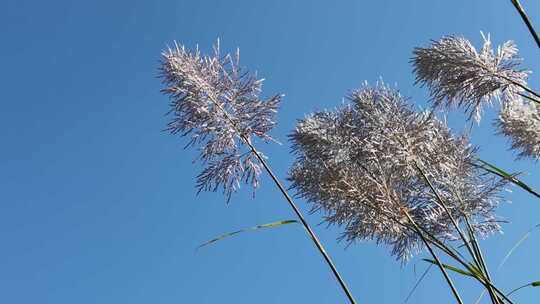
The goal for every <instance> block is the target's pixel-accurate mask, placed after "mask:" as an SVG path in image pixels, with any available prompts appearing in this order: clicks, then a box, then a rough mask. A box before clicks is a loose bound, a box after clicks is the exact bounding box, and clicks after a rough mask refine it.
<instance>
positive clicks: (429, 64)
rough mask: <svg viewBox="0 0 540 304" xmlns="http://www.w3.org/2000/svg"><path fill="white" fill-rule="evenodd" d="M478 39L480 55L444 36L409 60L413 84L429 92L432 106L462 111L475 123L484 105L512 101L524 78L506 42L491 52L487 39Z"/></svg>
mask: <svg viewBox="0 0 540 304" xmlns="http://www.w3.org/2000/svg"><path fill="white" fill-rule="evenodd" d="M482 37H483V38H484V45H483V47H482V49H481V50H480V52H477V51H476V49H475V48H474V46H473V45H472V43H471V42H470V41H469V40H467V39H465V38H462V37H456V36H446V37H442V38H441V39H439V40H438V41H432V44H431V46H430V47H428V48H420V47H417V48H415V49H414V51H413V54H414V56H413V58H412V60H411V61H412V63H413V66H414V72H415V73H416V82H417V83H420V84H422V85H426V86H427V87H428V88H429V90H430V94H431V97H432V102H433V104H434V106H436V107H439V106H445V107H446V108H448V109H451V108H456V107H461V108H464V109H465V111H466V113H468V115H469V119H471V118H473V117H474V118H475V120H476V121H477V122H479V121H480V118H481V110H482V105H483V104H484V103H491V101H492V100H493V99H498V100H501V101H502V102H503V103H504V101H505V100H512V99H514V98H515V95H516V94H518V93H520V92H522V91H523V89H522V88H521V87H520V85H522V86H526V84H527V75H528V72H527V71H523V70H519V69H518V65H519V64H520V63H521V58H520V57H519V56H518V54H517V53H518V49H517V47H516V45H515V44H514V42H512V41H507V42H505V43H504V44H502V45H501V46H499V47H498V48H497V52H494V51H493V49H492V47H491V41H490V38H489V35H488V36H487V37H486V36H484V35H483V34H482Z"/></svg>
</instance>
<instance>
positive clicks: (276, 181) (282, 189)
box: [210, 96, 356, 304]
mask: <svg viewBox="0 0 540 304" xmlns="http://www.w3.org/2000/svg"><path fill="white" fill-rule="evenodd" d="M210 100H212V102H213V103H214V105H215V106H216V107H217V108H218V109H219V110H220V111H221V112H222V113H223V115H224V116H225V118H226V119H227V120H228V121H229V122H230V123H231V125H232V127H233V128H234V129H235V130H236V131H237V133H238V134H240V135H239V137H240V139H241V140H242V141H243V142H244V144H245V145H246V146H248V147H249V149H250V151H251V152H252V153H253V154H254V155H255V157H257V159H258V160H259V162H260V163H261V165H262V166H263V167H264V169H265V170H266V172H267V173H268V175H270V177H271V178H272V181H273V182H274V184H275V185H276V186H277V187H278V189H279V191H280V192H281V194H282V195H283V197H285V199H286V200H287V202H288V203H289V206H291V208H292V209H293V211H294V213H295V214H296V216H297V217H298V219H300V222H301V223H302V225H303V226H304V228H305V230H306V232H307V233H308V235H309V236H310V238H311V240H312V241H313V243H314V244H315V246H316V247H317V249H318V250H319V252H320V253H321V255H322V256H323V258H324V260H325V261H326V264H328V266H329V267H330V269H331V270H332V273H333V274H334V276H335V277H336V279H337V280H338V282H339V284H340V286H341V288H342V289H343V291H344V292H345V294H346V296H347V298H348V299H349V302H350V303H351V304H356V301H355V300H354V297H353V295H352V293H351V291H350V290H349V288H348V287H347V284H345V281H344V280H343V278H342V277H341V275H340V274H339V272H338V271H337V268H336V266H335V265H334V263H333V262H332V259H331V258H330V256H329V255H328V253H327V252H326V250H325V249H324V247H323V245H322V244H321V242H320V241H319V239H318V238H317V236H316V235H315V232H313V230H312V229H311V227H310V226H309V224H308V222H307V221H306V219H305V218H304V216H303V215H302V212H300V209H299V208H298V207H297V206H296V204H295V203H294V201H293V199H292V198H291V196H290V195H289V193H287V190H286V189H285V187H284V186H283V185H282V184H281V182H280V181H279V179H278V178H277V176H276V175H275V174H274V172H273V171H272V169H271V168H270V166H269V165H268V163H267V162H266V160H265V159H264V158H263V157H262V156H261V154H260V153H259V151H257V149H256V148H255V146H254V145H253V144H252V143H251V140H250V139H249V137H247V136H246V135H244V134H242V133H241V132H240V131H239V130H238V127H237V126H236V122H235V121H234V120H233V119H232V118H231V116H230V115H229V113H227V111H225V109H224V108H223V107H222V106H221V105H220V103H219V102H217V98H215V96H210Z"/></svg>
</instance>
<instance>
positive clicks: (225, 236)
mask: <svg viewBox="0 0 540 304" xmlns="http://www.w3.org/2000/svg"><path fill="white" fill-rule="evenodd" d="M293 223H298V221H297V220H285V221H276V222H271V223H268V224H261V225H257V226H253V227H249V228H245V229H241V230H237V231H233V232H229V233H225V234H222V235H220V236H218V237H216V238H213V239H211V240H209V241H208V242H205V243H203V244H202V245H200V246H199V247H197V248H201V247H204V246H207V245H210V244H212V243H215V242H217V241H221V240H223V239H226V238H228V237H231V236H233V235H236V234H238V233H242V232H246V231H254V230H258V229H264V228H273V227H278V226H282V225H288V224H293Z"/></svg>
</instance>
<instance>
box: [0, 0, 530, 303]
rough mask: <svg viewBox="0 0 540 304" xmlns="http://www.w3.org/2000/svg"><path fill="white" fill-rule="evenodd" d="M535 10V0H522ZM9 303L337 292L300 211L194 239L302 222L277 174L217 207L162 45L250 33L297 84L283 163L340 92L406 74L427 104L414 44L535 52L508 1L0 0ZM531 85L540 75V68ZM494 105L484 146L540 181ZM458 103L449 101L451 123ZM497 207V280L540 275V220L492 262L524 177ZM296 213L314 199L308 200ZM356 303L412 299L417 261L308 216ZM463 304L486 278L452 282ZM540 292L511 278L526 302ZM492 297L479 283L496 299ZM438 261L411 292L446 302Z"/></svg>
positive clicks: (476, 136)
mask: <svg viewBox="0 0 540 304" xmlns="http://www.w3.org/2000/svg"><path fill="white" fill-rule="evenodd" d="M523 3H524V5H525V7H526V8H527V10H528V12H529V15H530V16H531V18H532V20H533V21H534V23H535V24H538V26H540V3H539V2H537V1H532V0H531V1H526V0H524V1H523ZM0 7H1V9H0V26H1V28H2V31H1V32H0V38H1V41H2V47H1V48H0V66H1V67H2V71H1V72H0V102H1V105H2V110H1V111H0V134H1V139H2V145H1V147H2V148H1V149H0V159H2V161H1V162H0V184H1V185H2V187H1V189H2V190H1V191H0V242H1V244H2V245H1V250H0V269H1V271H0V302H2V303H54V304H62V303H103V304H105V303H216V302H219V303H223V302H224V303H253V302H257V303H344V302H345V300H346V299H345V297H344V295H343V293H342V292H341V290H340V289H339V287H338V285H337V283H336V282H335V281H334V279H333V277H332V275H331V274H330V273H329V271H328V270H327V268H326V265H325V264H324V262H323V260H322V259H321V257H320V256H319V253H318V252H317V251H316V250H314V248H313V245H312V243H311V241H310V240H309V239H308V238H307V237H306V235H305V233H304V232H303V230H302V228H301V226H298V225H289V226H285V227H281V228H278V229H274V230H266V231H259V232H253V233H246V234H243V235H240V236H238V237H236V238H231V239H229V240H226V241H222V242H220V243H217V244H215V245H212V246H209V247H206V248H202V249H200V250H196V247H197V246H198V245H199V244H201V243H202V242H204V241H206V240H208V239H210V238H212V237H214V236H216V235H219V234H221V233H223V232H227V231H232V230H236V229H238V228H243V227H249V226H252V225H255V224H260V223H265V222H271V221H275V220H284V219H292V218H294V215H293V213H292V212H291V210H289V209H288V206H287V205H286V203H285V201H283V199H282V198H281V197H280V196H279V194H278V193H277V192H276V190H275V188H274V187H273V185H272V184H271V183H270V180H269V179H268V178H267V177H264V178H263V183H262V187H261V189H260V190H259V191H258V192H257V194H256V196H255V199H252V197H251V192H250V191H249V190H247V189H245V190H246V191H243V192H241V193H239V194H237V195H235V196H233V198H232V200H231V203H230V204H228V205H227V204H226V203H225V199H224V198H223V196H221V195H220V194H219V193H217V194H216V193H203V194H201V195H199V196H197V195H196V194H195V190H194V177H195V176H196V175H197V173H198V171H199V169H200V168H199V167H198V166H197V165H196V164H193V163H192V160H193V159H194V158H195V156H196V151H193V150H183V149H182V147H183V146H184V144H185V143H186V141H185V139H182V138H178V137H173V136H170V135H168V134H166V133H164V132H162V131H161V130H162V129H163V128H164V126H165V124H166V122H167V121H168V119H167V118H166V117H165V116H164V114H165V113H166V111H167V110H168V100H167V98H166V97H165V96H162V95H161V94H160V93H159V90H160V88H161V84H160V81H159V79H158V78H157V74H158V71H157V68H158V62H159V58H160V53H161V51H162V50H163V49H164V48H165V47H166V46H167V45H170V44H171V43H172V42H173V41H174V40H177V41H179V42H181V43H183V44H186V45H187V46H189V47H195V45H196V44H199V45H200V47H201V49H202V50H206V51H208V50H210V49H211V45H212V43H213V42H214V41H215V40H216V39H217V38H218V37H219V38H221V41H222V50H224V51H227V50H228V51H234V49H235V48H236V47H237V46H238V47H240V49H241V59H242V64H243V65H245V66H247V67H249V68H250V69H252V70H256V71H258V73H259V75H260V76H262V77H264V78H266V81H265V86H264V92H265V94H266V95H271V94H274V93H278V92H279V93H284V94H285V95H286V97H285V99H284V101H283V104H282V107H281V110H280V112H279V114H278V120H279V125H278V126H277V128H276V129H275V130H274V132H273V134H274V135H275V137H277V138H278V139H281V141H282V142H284V145H282V146H277V145H268V146H261V150H263V151H264V152H265V154H267V155H268V156H269V160H270V163H271V164H272V165H273V167H274V169H275V171H276V173H277V174H278V175H279V176H280V177H282V178H283V177H285V175H286V172H287V168H288V166H289V165H290V164H291V162H292V157H291V155H290V154H289V147H288V144H287V143H286V135H287V134H288V133H289V132H290V130H291V129H292V128H293V127H294V123H295V121H296V119H298V118H302V117H303V116H304V115H305V114H306V113H308V112H311V111H314V110H317V109H324V108H333V107H335V106H337V105H339V104H341V103H342V101H343V96H344V95H345V94H346V93H347V92H348V91H349V90H351V89H354V88H357V87H359V86H360V84H361V83H362V82H363V81H364V80H367V81H369V82H371V83H374V82H376V81H377V80H378V79H380V78H381V77H382V78H383V79H384V80H385V81H386V82H388V83H391V84H397V85H398V87H399V88H400V90H401V92H402V93H403V94H404V95H406V96H410V97H411V101H413V102H415V103H416V104H417V105H418V106H425V104H426V103H425V101H426V100H427V96H426V91H425V90H424V89H422V88H418V87H415V86H413V82H414V76H413V75H412V73H411V66H410V64H409V59H410V57H411V51H412V48H413V47H415V46H425V45H427V44H428V43H429V40H430V39H437V38H439V37H440V36H442V35H444V34H463V35H464V36H465V37H467V38H469V39H471V40H472V41H473V42H475V43H476V44H477V45H478V44H479V43H480V42H481V36H480V33H479V32H480V31H481V30H482V31H484V32H489V33H491V35H492V40H493V41H494V43H495V44H499V43H501V42H503V41H506V40H509V39H511V40H514V41H516V43H517V44H518V47H519V48H520V54H521V55H522V56H523V57H524V58H525V61H524V66H526V67H528V68H530V69H531V70H533V71H534V70H537V69H538V68H539V67H540V60H539V58H540V57H539V56H538V49H537V47H536V46H535V45H534V43H533V41H532V39H531V38H530V36H529V33H528V32H527V30H526V28H525V26H524V25H523V24H522V22H521V20H520V19H519V17H518V15H517V13H516V12H515V11H514V10H513V8H512V7H511V5H510V1H504V0H499V1H488V0H483V1H468V0H454V1H389V0H386V1H333V2H331V1H285V0H282V1H206V0H200V1H178V0H177V1H100V0H97V1H26V0H18V1H14V0H7V1H3V2H2V5H1V6H0ZM529 84H530V86H531V87H536V88H540V81H539V79H538V77H537V76H536V74H532V75H531V77H530V81H529ZM494 117H495V110H494V109H491V110H488V113H487V114H486V115H485V116H484V119H483V120H482V122H481V124H480V126H478V127H475V129H474V130H473V134H472V136H473V141H474V143H476V144H478V145H480V146H481V149H480V155H481V156H482V157H484V158H485V159H487V160H491V161H493V162H496V163H497V164H499V165H500V166H501V167H504V168H506V169H508V170H514V171H524V172H526V174H524V175H523V179H524V180H525V181H527V182H529V183H530V184H531V185H532V186H536V188H540V183H539V182H538V178H539V177H540V172H539V171H538V164H536V163H534V162H530V161H527V160H520V161H515V160H514V156H515V155H514V154H513V153H512V152H511V151H508V150H507V148H508V144H507V143H506V141H505V140H504V139H503V138H500V137H496V136H494V135H493V128H492V124H491V121H492V119H493V118H494ZM462 124H463V115H461V114H460V113H457V114H455V115H450V125H451V126H453V127H454V128H456V129H457V130H458V129H460V128H461V126H462ZM507 197H508V198H509V199H511V200H512V201H513V203H512V204H504V205H503V206H501V208H499V211H500V212H499V214H500V215H501V216H503V217H505V218H506V219H507V220H509V221H510V222H511V223H510V224H507V225H505V226H504V231H505V232H504V234H501V235H495V236H493V237H491V238H489V239H487V240H486V241H483V242H482V246H483V247H484V248H485V251H486V255H487V260H488V262H489V264H490V265H491V268H492V272H493V276H494V278H495V281H496V282H497V284H498V285H499V286H501V287H502V288H503V289H505V290H511V289H512V288H514V287H517V286H519V285H521V284H523V283H526V282H528V281H531V280H539V279H540V264H539V263H538V262H537V260H536V259H537V253H538V251H539V249H540V245H539V244H540V233H533V234H532V235H531V237H530V238H529V239H528V240H527V241H526V242H524V243H523V245H522V246H521V247H520V249H519V250H518V251H517V252H516V253H515V254H514V255H513V256H512V258H511V259H510V260H509V261H508V262H507V264H506V265H505V266H504V267H503V268H502V269H501V270H500V271H496V268H497V265H498V263H499V262H500V260H501V259H502V258H503V257H504V255H505V254H506V252H507V251H508V250H509V248H511V247H512V245H513V244H514V243H515V242H516V241H517V240H518V239H519V238H520V237H521V236H522V235H523V233H525V232H526V231H527V230H528V229H529V228H530V227H532V226H533V225H535V224H537V223H539V222H540V215H539V213H540V201H538V200H537V199H535V198H533V197H531V196H528V195H526V194H524V193H523V192H522V191H521V190H519V189H516V188H513V192H512V193H509V194H508V195H507ZM298 203H299V205H300V206H301V208H302V210H304V211H305V212H307V211H308V210H309V206H307V205H306V204H305V202H303V201H298ZM308 220H309V222H311V223H312V224H313V225H315V230H316V232H317V233H318V234H319V236H320V238H321V240H322V241H323V243H324V244H325V245H326V247H327V249H328V251H329V253H330V254H331V255H332V257H333V258H334V260H335V263H336V264H337V266H338V268H339V269H340V271H341V273H342V275H343V276H344V278H345V279H346V280H347V282H348V284H349V285H350V287H351V289H352V291H353V293H354V294H355V296H356V298H357V300H358V302H359V303H401V302H403V300H404V299H405V297H406V296H407V293H408V292H409V291H410V290H411V288H412V286H413V285H414V283H415V281H416V279H417V278H418V277H419V276H420V274H421V273H422V271H423V270H424V269H425V268H426V266H427V265H426V264H425V263H424V262H422V261H421V260H420V258H422V257H426V254H425V253H424V254H421V255H419V256H418V257H417V258H415V259H413V260H412V261H411V262H410V263H409V264H407V265H404V266H401V265H400V264H399V263H398V262H396V261H395V260H394V259H393V258H392V257H391V256H390V255H389V252H388V249H387V248H385V247H377V246H376V245H375V244H373V243H371V242H364V243H357V244H354V245H351V246H350V247H348V248H345V247H346V244H344V243H338V242H337V241H336V238H337V237H338V236H339V233H340V229H339V228H336V227H330V228H328V229H327V227H326V226H325V225H324V224H322V225H318V226H317V224H318V223H320V222H321V214H313V215H310V216H308ZM457 280H458V287H459V288H461V289H463V294H464V298H465V299H466V302H468V303H469V302H470V303H472V302H474V299H476V297H477V296H478V293H479V289H478V286H477V284H476V283H475V282H473V281H472V280H466V279H463V278H458V279H457ZM539 295H540V291H538V290H535V289H532V288H531V289H525V290H523V291H522V292H520V293H519V294H516V296H515V299H516V300H518V302H520V303H534V302H535V299H538V297H539ZM486 300H487V299H486ZM451 302H452V297H451V294H450V292H449V290H448V289H447V287H446V286H445V285H444V281H443V280H442V277H441V275H440V274H439V273H438V272H437V271H434V270H433V271H431V272H430V273H429V274H428V276H427V278H426V279H425V280H424V282H423V283H422V284H421V285H420V287H419V288H418V289H417V291H416V293H415V294H414V296H413V297H412V298H411V300H410V302H409V303H451Z"/></svg>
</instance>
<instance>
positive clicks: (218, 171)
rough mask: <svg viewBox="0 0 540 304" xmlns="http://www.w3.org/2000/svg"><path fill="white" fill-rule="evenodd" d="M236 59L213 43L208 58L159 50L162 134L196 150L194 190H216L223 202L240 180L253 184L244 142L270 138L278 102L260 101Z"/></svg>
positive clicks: (254, 170)
mask: <svg viewBox="0 0 540 304" xmlns="http://www.w3.org/2000/svg"><path fill="white" fill-rule="evenodd" d="M239 60H240V55H239V52H238V51H237V52H236V54H235V55H234V56H231V55H230V54H226V55H224V56H222V55H221V54H220V51H219V40H218V42H217V43H216V44H215V45H214V54H213V56H206V55H201V53H200V51H199V49H198V48H197V49H196V50H195V51H194V52H190V51H187V50H186V48H185V47H184V46H183V45H178V44H176V43H175V47H174V48H169V49H167V50H166V51H165V52H163V54H162V58H161V67H160V76H161V78H162V82H163V84H164V86H165V87H164V88H163V89H162V92H163V93H164V94H166V95H168V96H169V98H170V101H171V110H170V112H169V114H170V115H171V116H172V119H171V121H170V122H169V123H168V125H167V128H166V130H167V131H170V132H171V133H172V134H180V135H181V136H189V137H190V140H189V142H188V144H187V145H186V147H188V146H196V147H198V148H199V151H200V155H199V159H200V161H201V162H202V163H203V164H204V165H205V168H204V170H203V171H202V172H201V173H200V174H199V176H198V177H197V188H198V191H199V192H200V191H203V190H205V191H208V190H211V191H216V190H218V189H219V188H221V189H222V190H223V193H224V194H225V195H226V196H227V200H229V199H230V196H231V194H232V193H233V192H236V191H237V190H238V189H239V188H240V183H241V182H242V181H244V182H245V183H250V184H251V185H252V186H253V188H256V187H257V186H258V184H259V180H258V176H259V174H260V172H261V168H260V164H259V162H258V161H257V160H256V159H255V155H254V154H253V153H252V152H251V151H249V150H248V149H246V147H245V146H244V144H245V143H246V142H248V141H249V142H251V140H253V138H260V139H262V140H263V141H270V140H272V138H271V137H270V135H269V134H268V132H269V131H270V130H271V129H272V128H273V127H274V125H275V120H274V116H275V114H276V112H277V108H278V105H279V102H280V100H281V98H282V95H274V96H272V97H270V98H269V99H267V100H262V99H260V98H259V94H260V93H261V88H262V82H263V79H258V78H257V77H256V75H254V74H251V73H249V72H248V71H244V70H243V69H241V68H240V67H239Z"/></svg>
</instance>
